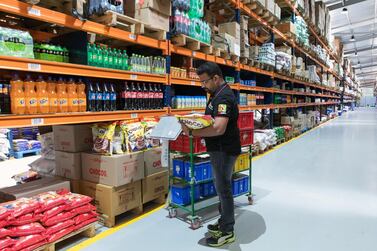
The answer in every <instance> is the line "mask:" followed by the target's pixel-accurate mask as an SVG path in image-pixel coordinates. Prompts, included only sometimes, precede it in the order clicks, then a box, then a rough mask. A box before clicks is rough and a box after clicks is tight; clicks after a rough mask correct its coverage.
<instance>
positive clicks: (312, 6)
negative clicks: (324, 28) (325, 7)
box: [309, 0, 315, 24]
mask: <svg viewBox="0 0 377 251" xmlns="http://www.w3.org/2000/svg"><path fill="white" fill-rule="evenodd" d="M309 8H310V9H309V14H310V20H311V22H312V23H313V24H315V0H309Z"/></svg>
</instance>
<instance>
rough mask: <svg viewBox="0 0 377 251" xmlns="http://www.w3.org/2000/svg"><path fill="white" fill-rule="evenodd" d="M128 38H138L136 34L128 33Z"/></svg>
mask: <svg viewBox="0 0 377 251" xmlns="http://www.w3.org/2000/svg"><path fill="white" fill-rule="evenodd" d="M128 38H129V39H131V40H136V35H135V34H130V35H128Z"/></svg>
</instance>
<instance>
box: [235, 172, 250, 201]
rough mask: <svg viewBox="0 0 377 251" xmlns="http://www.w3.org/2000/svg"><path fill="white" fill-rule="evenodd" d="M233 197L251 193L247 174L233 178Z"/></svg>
mask: <svg viewBox="0 0 377 251" xmlns="http://www.w3.org/2000/svg"><path fill="white" fill-rule="evenodd" d="M232 188H233V195H234V196H238V195H240V194H243V193H246V192H248V191H249V176H247V175H245V174H237V175H235V176H234V177H233V184H232Z"/></svg>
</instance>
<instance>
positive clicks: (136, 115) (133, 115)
mask: <svg viewBox="0 0 377 251" xmlns="http://www.w3.org/2000/svg"><path fill="white" fill-rule="evenodd" d="M138 117H139V115H138V114H137V113H131V119H137V118H138Z"/></svg>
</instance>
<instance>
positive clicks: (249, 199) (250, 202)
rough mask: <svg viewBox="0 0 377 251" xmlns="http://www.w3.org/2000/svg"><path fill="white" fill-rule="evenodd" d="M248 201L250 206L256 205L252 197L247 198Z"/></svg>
mask: <svg viewBox="0 0 377 251" xmlns="http://www.w3.org/2000/svg"><path fill="white" fill-rule="evenodd" d="M247 200H248V201H249V205H253V204H254V199H253V196H252V195H249V196H247Z"/></svg>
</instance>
